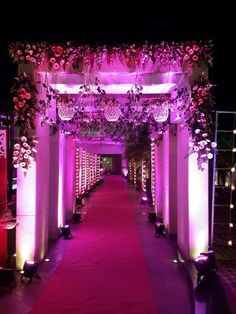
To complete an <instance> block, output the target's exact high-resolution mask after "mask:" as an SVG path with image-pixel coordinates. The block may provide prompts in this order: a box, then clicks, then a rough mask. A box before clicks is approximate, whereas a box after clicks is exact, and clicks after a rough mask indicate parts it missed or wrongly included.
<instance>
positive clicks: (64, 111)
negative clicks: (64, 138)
mask: <svg viewBox="0 0 236 314" xmlns="http://www.w3.org/2000/svg"><path fill="white" fill-rule="evenodd" d="M57 108H58V116H59V118H60V119H61V120H63V121H70V120H71V119H73V117H74V102H73V99H72V98H70V97H69V96H68V95H67V94H64V95H62V96H60V97H59V102H58V105H57Z"/></svg>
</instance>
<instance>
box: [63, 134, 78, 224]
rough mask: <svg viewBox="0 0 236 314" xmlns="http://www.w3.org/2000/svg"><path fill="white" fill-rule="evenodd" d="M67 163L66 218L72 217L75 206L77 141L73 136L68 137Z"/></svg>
mask: <svg viewBox="0 0 236 314" xmlns="http://www.w3.org/2000/svg"><path fill="white" fill-rule="evenodd" d="M65 163H66V165H65V168H66V169H65V190H64V192H65V211H66V219H71V217H72V213H73V208H74V206H75V142H74V139H73V138H72V137H71V136H67V137H66V160H65Z"/></svg>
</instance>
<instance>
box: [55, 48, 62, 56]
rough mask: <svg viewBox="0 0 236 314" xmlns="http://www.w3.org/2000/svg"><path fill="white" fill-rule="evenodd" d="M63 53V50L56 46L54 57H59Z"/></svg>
mask: <svg viewBox="0 0 236 314" xmlns="http://www.w3.org/2000/svg"><path fill="white" fill-rule="evenodd" d="M62 52H63V48H62V47H61V46H57V47H56V48H55V50H54V54H55V56H56V57H59V56H60V55H61V54H62Z"/></svg>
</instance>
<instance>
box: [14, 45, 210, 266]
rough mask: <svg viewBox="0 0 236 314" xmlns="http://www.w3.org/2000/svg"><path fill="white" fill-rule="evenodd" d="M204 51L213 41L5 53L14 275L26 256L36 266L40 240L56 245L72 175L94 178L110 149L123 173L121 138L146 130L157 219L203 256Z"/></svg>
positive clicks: (188, 251)
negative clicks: (13, 172)
mask: <svg viewBox="0 0 236 314" xmlns="http://www.w3.org/2000/svg"><path fill="white" fill-rule="evenodd" d="M211 48H212V47H211V42H199V43H196V42H188V43H164V42H162V43H160V44H147V43H145V44H144V45H120V46H112V47H108V46H96V47H93V46H89V45H84V46H81V45H78V44H76V43H66V44H56V45H49V44H47V43H38V44H32V43H26V44H23V43H16V44H13V45H11V47H10V54H11V56H12V58H13V60H14V61H15V62H18V64H19V76H18V77H17V78H16V80H15V85H14V86H13V89H12V93H13V102H14V109H15V115H16V123H17V125H18V126H19V140H18V142H17V143H16V144H15V146H14V147H15V150H14V156H13V163H14V167H16V168H19V170H18V187H17V215H18V221H19V226H18V228H17V232H18V235H17V242H18V244H17V250H18V252H17V257H18V266H19V267H21V265H22V263H23V261H24V260H26V259H27V258H38V259H39V258H43V256H44V255H45V252H46V250H47V241H48V237H56V236H57V233H58V228H59V227H60V226H62V225H63V224H64V222H65V219H66V216H69V215H70V214H71V210H72V209H73V207H74V206H75V205H74V204H75V196H76V195H77V196H78V195H79V193H81V191H82V185H81V186H80V187H78V186H77V187H76V185H75V182H77V183H78V185H79V184H82V183H79V182H82V181H83V173H82V172H83V171H82V170H81V171H78V167H82V163H83V162H84V163H85V164H86V162H87V164H89V165H90V166H88V167H87V168H88V169H89V168H90V170H91V173H95V172H94V171H95V170H94V169H95V168H96V169H98V166H97V163H96V162H97V154H104V153H106V154H112V153H113V154H114V150H113V149H111V147H116V149H117V150H119V152H118V154H122V155H123V161H122V166H123V167H124V168H127V167H128V164H127V162H126V161H125V155H124V149H125V140H126V141H127V139H128V142H129V143H131V144H133V143H135V142H136V141H137V138H139V137H140V134H141V133H142V132H143V130H144V129H145V131H146V133H145V134H146V135H145V136H146V139H148V140H150V146H151V176H152V177H151V181H152V196H153V205H154V207H155V211H156V212H157V213H158V214H160V215H162V216H163V219H164V223H165V224H166V226H167V230H168V232H170V233H178V241H179V246H180V247H181V249H182V251H183V253H184V254H185V256H187V257H188V258H193V257H195V256H196V255H197V254H199V252H200V251H203V250H206V249H207V245H208V160H209V159H212V158H213V154H214V148H215V146H216V144H215V143H214V142H213V141H212V138H211V123H212V112H213V99H212V95H211V88H212V85H211V84H210V83H209V81H208V79H207V74H208V65H209V64H210V65H211V63H212V56H211ZM173 130H175V131H173ZM101 144H102V145H101ZM104 147H106V148H107V150H106V149H105V151H104ZM115 153H117V152H115ZM76 154H77V157H76ZM87 154H90V155H89V156H92V157H89V161H88V160H87V158H88V157H83V156H88V155H87ZM78 155H79V156H80V157H78ZM75 158H77V161H78V162H77V163H76V162H75ZM83 158H85V160H84V161H83ZM144 163H145V161H142V167H143V165H144ZM75 165H77V170H76V167H75ZM81 169H82V168H81ZM22 170H23V171H22ZM90 170H89V171H90ZM96 171H98V170H96ZM89 173H90V172H89ZM75 176H76V178H77V179H76V180H75ZM95 177H96V175H94V179H93V180H92V179H89V180H90V181H91V180H92V181H91V182H95V181H96V179H95ZM42 182H44V184H42ZM83 189H84V188H83ZM143 189H144V188H143ZM83 192H84V191H83ZM72 196H74V197H72ZM27 213H28V214H29V213H30V215H28V214H27ZM29 219H30V221H27V220H29ZM29 225H30V226H31V230H29V227H28V226H29ZM26 234H27V235H29V237H26ZM23 237H24V239H25V238H27V239H28V240H27V241H24V248H22V238H23ZM186 239H187V240H186Z"/></svg>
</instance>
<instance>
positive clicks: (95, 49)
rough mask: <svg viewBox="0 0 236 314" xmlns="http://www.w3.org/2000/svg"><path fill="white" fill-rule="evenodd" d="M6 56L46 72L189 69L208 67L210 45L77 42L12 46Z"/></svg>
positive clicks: (14, 44)
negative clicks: (116, 65) (121, 66)
mask: <svg viewBox="0 0 236 314" xmlns="http://www.w3.org/2000/svg"><path fill="white" fill-rule="evenodd" d="M9 53H10V56H11V58H12V60H13V62H18V63H24V62H26V63H29V62H32V63H33V64H34V65H35V66H39V65H40V64H44V63H45V62H46V61H47V62H48V64H49V70H53V71H57V70H61V69H63V70H65V69H67V70H68V69H78V68H80V67H81V66H82V68H83V67H88V66H89V67H90V68H93V67H95V66H96V67H97V68H98V69H99V68H101V66H102V65H103V63H107V64H108V65H109V64H111V63H114V62H117V61H119V62H121V63H122V64H124V65H126V66H127V67H129V68H132V69H133V68H145V66H146V65H147V63H148V62H151V63H153V64H159V65H162V66H169V65H175V64H178V65H180V66H183V65H187V66H192V65H193V64H194V63H199V62H202V61H204V62H206V63H208V64H210V65H211V64H212V42H211V41H200V42H196V41H191V42H180V43H176V42H161V43H158V44H150V43H147V42H145V43H144V44H141V45H137V44H131V45H127V44H121V45H115V46H107V45H102V46H99V45H97V46H91V45H80V44H79V43H77V42H66V43H63V44H48V43H45V42H44V43H22V42H16V43H12V44H11V45H10V47H9Z"/></svg>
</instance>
